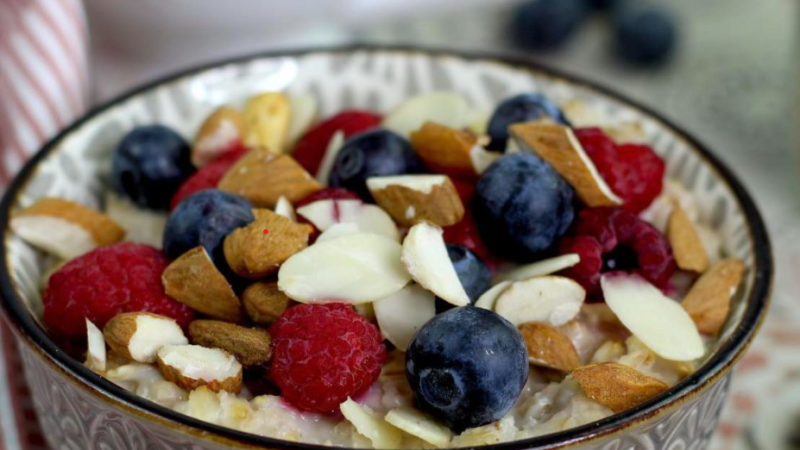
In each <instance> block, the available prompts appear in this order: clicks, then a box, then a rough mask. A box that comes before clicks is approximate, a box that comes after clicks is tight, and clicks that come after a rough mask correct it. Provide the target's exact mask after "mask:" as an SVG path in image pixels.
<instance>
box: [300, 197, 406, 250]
mask: <svg viewBox="0 0 800 450" xmlns="http://www.w3.org/2000/svg"><path fill="white" fill-rule="evenodd" d="M297 214H299V215H300V216H302V217H304V218H305V219H306V220H308V221H309V222H311V223H312V224H313V225H314V226H315V227H317V229H318V230H320V231H323V232H324V231H327V230H328V229H329V228H331V227H332V226H334V225H336V224H339V223H354V224H356V226H357V227H358V229H359V230H361V231H362V232H363V233H374V234H379V235H381V236H384V237H387V238H389V239H392V240H394V241H400V232H399V231H398V230H397V225H395V223H394V221H393V220H392V218H391V216H389V214H387V213H386V211H384V210H383V209H381V208H380V207H378V206H375V205H369V204H366V203H364V202H362V201H361V200H337V199H326V200H318V201H316V202H312V203H309V204H307V205H303V206H301V207H300V208H297Z"/></svg>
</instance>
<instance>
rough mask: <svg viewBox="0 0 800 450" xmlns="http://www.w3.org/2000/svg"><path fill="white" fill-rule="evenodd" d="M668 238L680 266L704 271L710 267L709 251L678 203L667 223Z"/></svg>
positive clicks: (694, 270)
mask: <svg viewBox="0 0 800 450" xmlns="http://www.w3.org/2000/svg"><path fill="white" fill-rule="evenodd" d="M667 238H668V239H669V243H670V245H672V255H673V256H674V257H675V263H676V264H677V265H678V267H679V268H681V269H683V270H688V271H690V272H695V273H703V272H705V270H706V269H707V268H708V253H707V252H706V249H705V246H704V245H703V241H701V240H700V235H699V234H698V233H697V228H695V226H694V224H693V223H692V221H691V220H690V219H689V216H687V215H686V212H685V211H684V210H683V209H681V207H680V206H678V205H677V204H676V205H675V207H674V209H673V210H672V214H671V215H670V217H669V223H668V224H667Z"/></svg>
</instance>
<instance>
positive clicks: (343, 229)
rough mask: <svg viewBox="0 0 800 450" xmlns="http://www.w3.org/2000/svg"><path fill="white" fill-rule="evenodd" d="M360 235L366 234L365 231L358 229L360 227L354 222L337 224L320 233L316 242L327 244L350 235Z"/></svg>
mask: <svg viewBox="0 0 800 450" xmlns="http://www.w3.org/2000/svg"><path fill="white" fill-rule="evenodd" d="M358 233H364V230H362V229H360V228H358V225H357V224H356V223H354V222H343V223H335V224H333V226H331V227H330V228H328V229H327V230H325V231H323V232H322V233H320V235H319V237H317V241H316V242H325V241H329V240H331V239H336V238H338V237H342V236H347V235H348V234H358ZM376 234H378V233H376Z"/></svg>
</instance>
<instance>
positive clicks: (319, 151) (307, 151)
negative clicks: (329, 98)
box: [293, 110, 382, 175]
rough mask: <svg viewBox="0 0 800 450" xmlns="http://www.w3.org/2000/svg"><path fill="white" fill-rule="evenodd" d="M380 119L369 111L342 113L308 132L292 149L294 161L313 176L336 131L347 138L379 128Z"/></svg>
mask: <svg viewBox="0 0 800 450" xmlns="http://www.w3.org/2000/svg"><path fill="white" fill-rule="evenodd" d="M381 119H382V117H381V116H380V115H378V114H375V113H372V112H369V111H359V110H348V111H342V112H340V113H339V114H336V115H335V116H333V117H330V118H328V119H327V120H324V121H322V122H320V123H318V124H317V125H315V126H314V128H312V129H310V130H308V132H306V134H305V135H304V136H303V137H302V138H300V141H299V142H298V143H297V145H296V146H295V147H294V155H293V156H294V159H296V160H297V162H298V163H300V165H301V166H303V167H304V168H305V169H306V170H307V171H308V173H310V174H311V175H314V174H316V173H317V170H318V169H319V165H320V163H321V162H322V158H323V156H325V150H327V149H328V142H329V141H330V140H331V138H332V137H333V135H334V134H336V132H337V131H339V130H342V132H343V133H344V137H345V138H348V137H350V136H352V135H354V134H357V133H361V132H362V131H367V130H369V129H372V128H376V127H378V126H380V124H381Z"/></svg>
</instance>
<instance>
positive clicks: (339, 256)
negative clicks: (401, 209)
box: [278, 233, 410, 304]
mask: <svg viewBox="0 0 800 450" xmlns="http://www.w3.org/2000/svg"><path fill="white" fill-rule="evenodd" d="M400 252H401V247H400V244H398V243H397V242H395V241H393V240H391V239H387V238H385V237H383V236H379V235H377V234H366V233H359V234H350V235H346V236H342V237H339V238H336V239H331V240H328V241H325V242H317V243H316V244H314V245H312V246H311V247H308V248H307V249H305V250H303V251H302V252H300V253H296V254H295V255H293V256H292V257H291V258H289V259H288V260H287V261H286V262H285V263H283V265H282V266H281V269H280V271H279V272H278V288H279V289H280V290H281V291H283V292H284V293H285V294H286V295H287V296H289V298H291V299H293V300H297V301H299V302H302V303H324V302H345V303H351V304H358V303H366V302H371V301H373V300H375V299H376V298H381V297H385V296H387V295H390V294H393V293H395V292H397V291H399V290H400V289H402V288H403V286H405V285H406V284H408V281H409V280H410V277H409V275H408V272H407V271H406V269H405V267H403V264H402V263H401V262H400Z"/></svg>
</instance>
